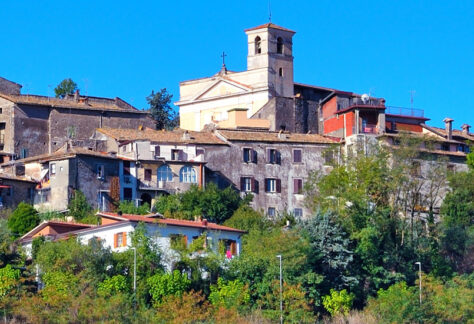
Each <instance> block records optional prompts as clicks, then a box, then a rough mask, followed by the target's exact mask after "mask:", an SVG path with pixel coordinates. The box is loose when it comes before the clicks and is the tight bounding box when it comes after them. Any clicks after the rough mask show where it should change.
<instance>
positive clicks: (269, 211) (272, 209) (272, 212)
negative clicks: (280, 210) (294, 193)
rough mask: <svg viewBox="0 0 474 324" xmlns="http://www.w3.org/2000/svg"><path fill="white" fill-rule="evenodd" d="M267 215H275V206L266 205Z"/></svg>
mask: <svg viewBox="0 0 474 324" xmlns="http://www.w3.org/2000/svg"><path fill="white" fill-rule="evenodd" d="M267 215H268V217H275V216H276V209H275V207H268V210H267Z"/></svg>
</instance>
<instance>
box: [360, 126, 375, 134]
mask: <svg viewBox="0 0 474 324" xmlns="http://www.w3.org/2000/svg"><path fill="white" fill-rule="evenodd" d="M360 132H361V133H363V134H377V132H378V129H377V125H374V124H365V125H362V128H361V130H360Z"/></svg>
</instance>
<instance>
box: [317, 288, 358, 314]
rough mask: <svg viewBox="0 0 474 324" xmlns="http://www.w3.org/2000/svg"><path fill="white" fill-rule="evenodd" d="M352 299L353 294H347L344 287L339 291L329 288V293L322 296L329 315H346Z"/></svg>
mask: <svg viewBox="0 0 474 324" xmlns="http://www.w3.org/2000/svg"><path fill="white" fill-rule="evenodd" d="M353 300H354V295H353V294H349V293H348V292H347V291H346V290H345V289H343V290H341V291H336V290H334V289H331V291H330V294H329V295H326V296H324V297H323V305H324V308H325V309H326V310H327V311H328V312H329V313H330V314H331V316H337V315H341V314H342V315H347V314H348V313H349V311H350V309H351V307H352V301H353Z"/></svg>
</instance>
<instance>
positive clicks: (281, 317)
mask: <svg viewBox="0 0 474 324" xmlns="http://www.w3.org/2000/svg"><path fill="white" fill-rule="evenodd" d="M276 257H277V258H278V259H280V323H281V324H283V279H282V270H281V254H278V255H277V256H276Z"/></svg>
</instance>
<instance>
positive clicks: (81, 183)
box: [2, 145, 120, 211]
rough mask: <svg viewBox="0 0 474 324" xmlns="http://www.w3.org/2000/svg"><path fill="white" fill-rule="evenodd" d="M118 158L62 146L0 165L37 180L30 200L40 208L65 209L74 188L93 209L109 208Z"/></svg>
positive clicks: (11, 171) (42, 209)
mask: <svg viewBox="0 0 474 324" xmlns="http://www.w3.org/2000/svg"><path fill="white" fill-rule="evenodd" d="M119 165H120V161H119V160H118V159H117V158H116V157H115V156H114V155H113V154H107V153H101V152H95V151H91V150H88V149H85V148H80V147H70V146H69V145H65V146H64V147H63V148H62V149H60V150H58V151H56V152H55V153H52V154H42V155H37V156H34V157H29V158H25V159H20V160H14V161H10V162H8V163H5V164H3V165H2V168H3V170H4V171H5V172H7V173H10V174H15V175H21V176H23V177H25V178H27V179H31V180H33V181H35V182H36V183H37V185H36V186H35V188H34V191H33V196H32V202H33V205H34V207H35V208H36V209H38V210H40V211H62V210H66V209H67V207H68V204H69V201H70V199H71V198H72V197H73V193H74V191H75V190H80V191H82V192H83V193H84V195H85V196H86V198H87V201H88V202H89V204H90V205H91V206H92V207H93V208H94V209H101V210H108V209H109V207H110V205H109V204H110V202H111V198H110V184H111V181H112V179H113V178H114V177H117V178H118V176H119Z"/></svg>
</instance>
